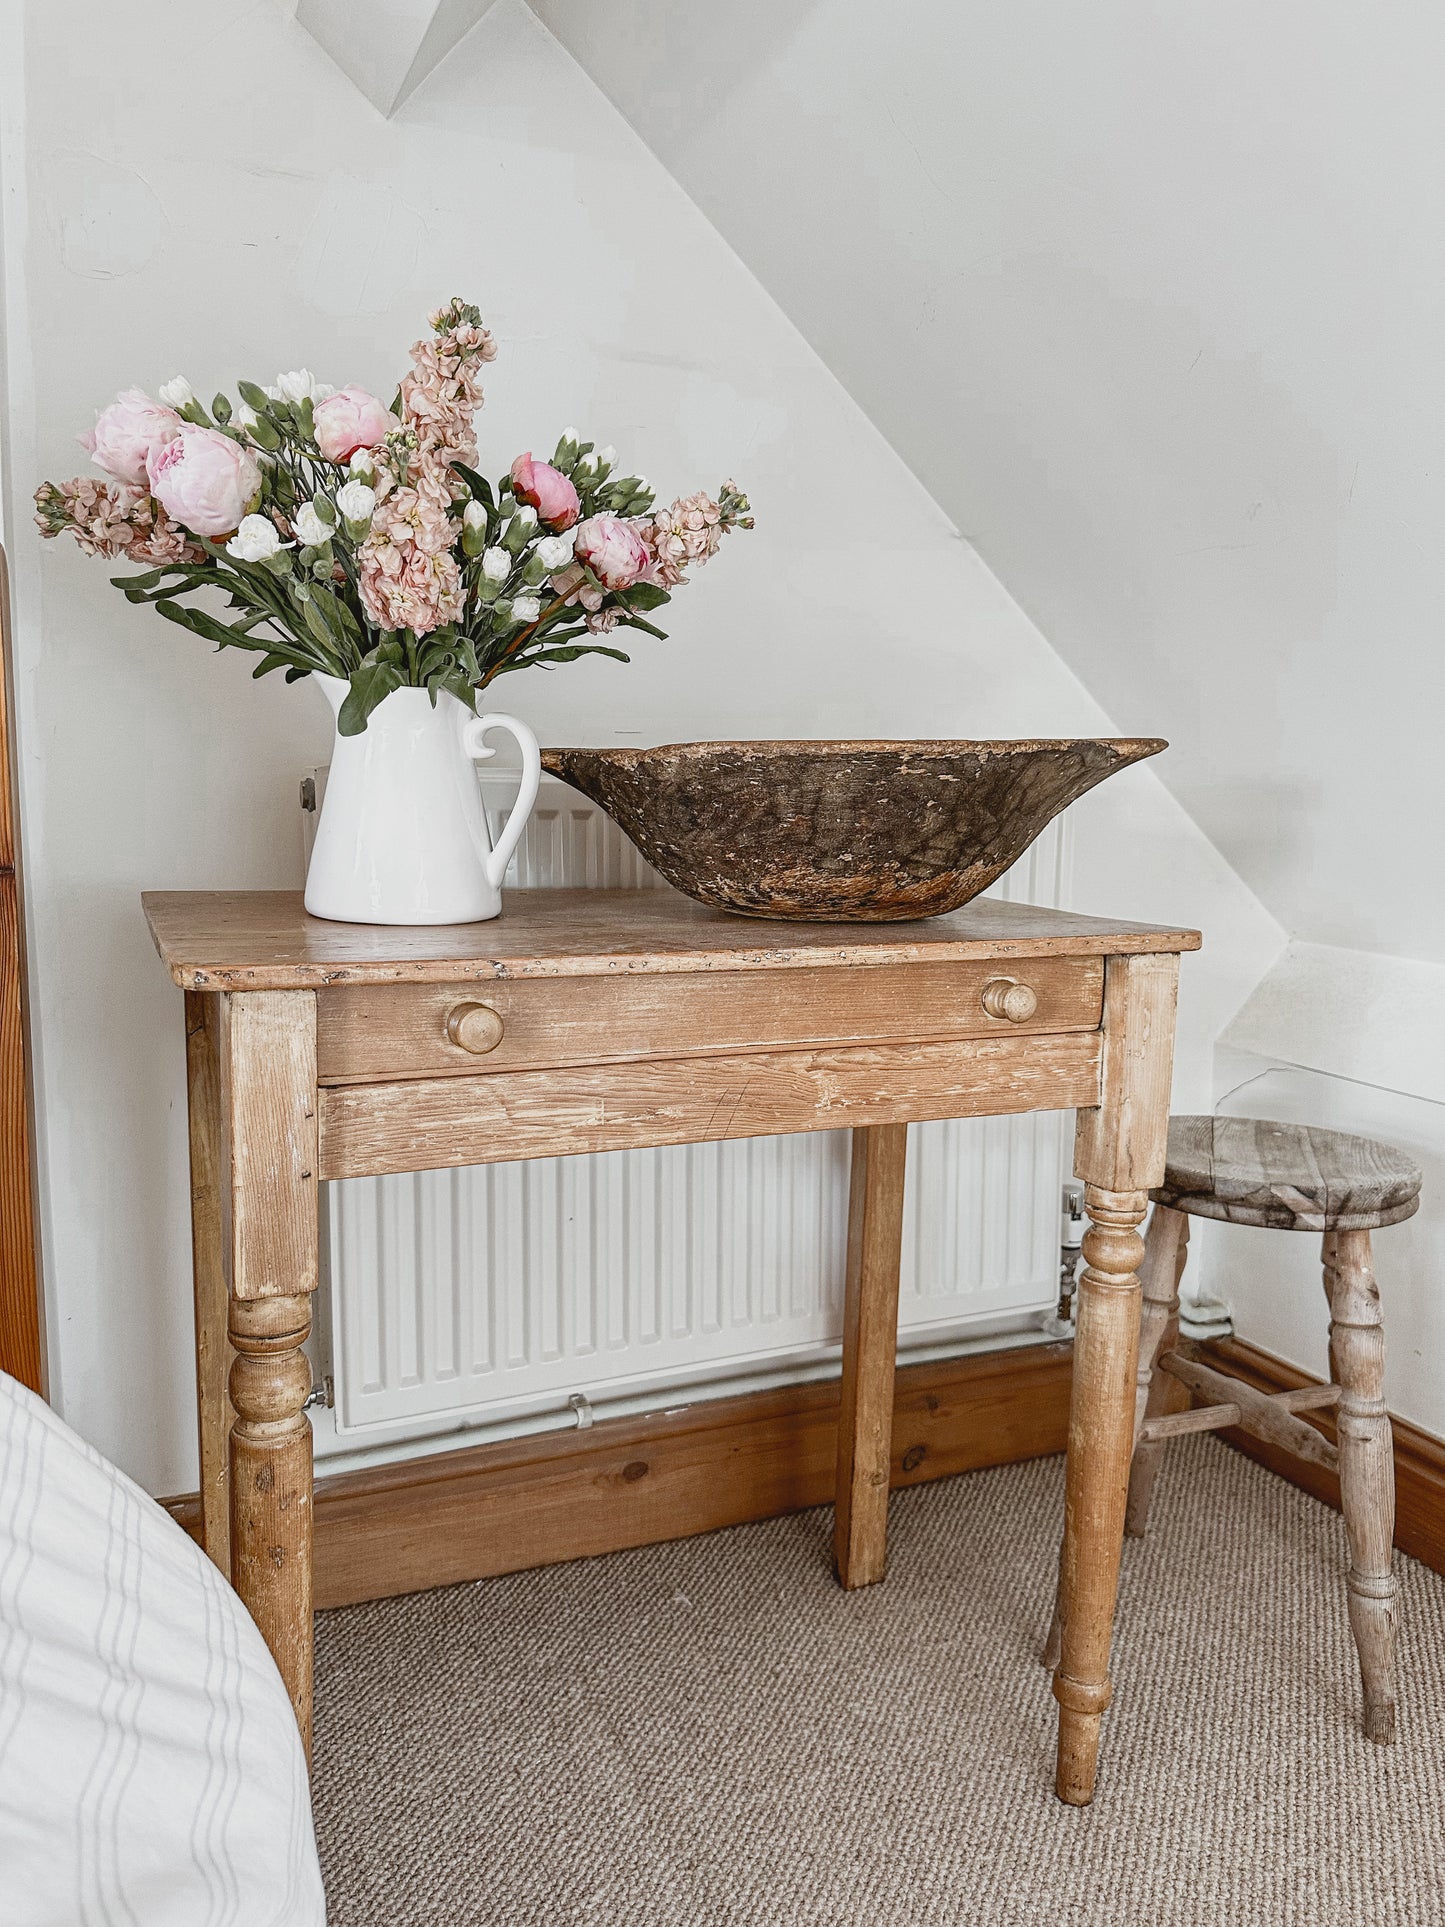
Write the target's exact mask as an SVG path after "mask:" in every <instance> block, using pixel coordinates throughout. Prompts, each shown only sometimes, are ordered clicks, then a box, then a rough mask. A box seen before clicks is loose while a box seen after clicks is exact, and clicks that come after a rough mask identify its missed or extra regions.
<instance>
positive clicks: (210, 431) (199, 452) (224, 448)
mask: <svg viewBox="0 0 1445 1927" xmlns="http://www.w3.org/2000/svg"><path fill="white" fill-rule="evenodd" d="M146 472H147V474H148V476H149V478H150V487H151V494H152V495H154V496H155V498H156V500H157V501H158V502H159V503H160V505H161V507H162V508H163V509H164V510H165V512H166V514H167V515H169V516H170V517H171V519H172V520H173V521H176V522H179V523H181V524H182V525H183V526H184V527H185V528H188V529H190V531H191V532H192V534H194V535H209V536H211V537H215V536H220V535H229V534H231V532H232V531H233V530H234V529H237V528H239V527H240V525H241V517H242V516H243V515H244V514H245V513H246V511H247V510H248V509H249V508H250V507H251V505H252V503H253V502H254V501H255V500H256V497H257V496H258V495H259V494H260V493H261V471H260V469H259V468H258V467H257V466H256V460H255V457H254V456H253V455H252V454H251V452H250V450H249V449H246V448H243V447H242V446H241V444H240V443H239V442H233V441H232V440H231V438H230V436H229V435H222V434H221V433H220V431H219V430H218V429H214V428H186V429H183V430H182V432H181V433H180V434H179V435H178V436H177V437H176V438H175V440H174V441H171V442H167V444H166V445H165V447H164V448H162V449H158V450H157V451H156V453H155V454H153V455H152V456H151V458H150V461H149V463H148V464H147V471H146Z"/></svg>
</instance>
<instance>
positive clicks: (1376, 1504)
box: [1324, 1231, 1399, 1745]
mask: <svg viewBox="0 0 1445 1927" xmlns="http://www.w3.org/2000/svg"><path fill="white" fill-rule="evenodd" d="M1324 1269H1325V1293H1326V1296H1327V1297H1328V1298H1329V1301H1330V1369H1331V1372H1332V1375H1333V1376H1334V1378H1335V1380H1336V1381H1337V1383H1338V1385H1339V1387H1340V1402H1339V1408H1338V1413H1337V1424H1338V1434H1339V1447H1340V1501H1341V1505H1342V1507H1343V1510H1344V1515H1345V1528H1346V1531H1347V1533H1348V1535H1349V1542H1350V1570H1349V1576H1348V1578H1347V1580H1346V1585H1347V1587H1348V1597H1349V1609H1350V1630H1351V1631H1352V1632H1353V1633H1354V1636H1355V1647H1356V1650H1357V1651H1358V1653H1359V1656H1360V1679H1361V1681H1362V1683H1363V1685H1364V1690H1365V1732H1366V1734H1367V1735H1368V1737H1369V1738H1370V1739H1372V1740H1374V1741H1376V1742H1377V1743H1378V1744H1379V1745H1388V1743H1389V1742H1390V1741H1391V1740H1393V1739H1394V1737H1395V1595H1396V1593H1397V1592H1398V1590H1399V1588H1398V1586H1397V1584H1396V1581H1395V1576H1394V1573H1393V1571H1392V1570H1391V1562H1390V1549H1391V1545H1392V1543H1393V1541H1394V1536H1395V1460H1394V1443H1393V1439H1392V1435H1391V1431H1390V1416H1389V1413H1388V1411H1387V1410H1386V1407H1385V1398H1384V1389H1385V1388H1384V1378H1385V1332H1384V1325H1383V1323H1382V1321H1381V1316H1380V1294H1379V1289H1378V1287H1377V1286H1376V1284H1375V1275H1374V1271H1373V1269H1372V1267H1371V1263H1370V1234H1369V1232H1368V1231H1334V1232H1329V1233H1327V1234H1326V1236H1325V1241H1324Z"/></svg>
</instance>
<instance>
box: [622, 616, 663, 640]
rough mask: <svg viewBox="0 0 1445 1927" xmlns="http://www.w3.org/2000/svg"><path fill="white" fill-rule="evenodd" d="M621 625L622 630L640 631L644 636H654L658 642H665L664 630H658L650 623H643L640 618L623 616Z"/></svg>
mask: <svg viewBox="0 0 1445 1927" xmlns="http://www.w3.org/2000/svg"><path fill="white" fill-rule="evenodd" d="M621 623H622V627H623V628H624V629H641V630H642V632H643V634H644V635H648V636H656V637H657V640H658V641H659V642H666V641H667V631H666V629H659V628H657V627H656V626H655V625H654V624H652V623H650V622H644V621H643V620H642V617H641V616H623V617H622V618H621Z"/></svg>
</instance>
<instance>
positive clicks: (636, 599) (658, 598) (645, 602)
mask: <svg viewBox="0 0 1445 1927" xmlns="http://www.w3.org/2000/svg"><path fill="white" fill-rule="evenodd" d="M619 600H620V601H622V602H624V603H626V605H627V607H628V608H629V609H660V608H661V607H662V605H663V603H664V602H671V600H672V597H671V595H670V594H669V593H668V591H667V590H666V589H660V588H659V587H658V586H657V584H656V583H655V582H634V583H633V585H632V587H631V588H630V589H624V590H623V591H622V594H621V596H620V597H619Z"/></svg>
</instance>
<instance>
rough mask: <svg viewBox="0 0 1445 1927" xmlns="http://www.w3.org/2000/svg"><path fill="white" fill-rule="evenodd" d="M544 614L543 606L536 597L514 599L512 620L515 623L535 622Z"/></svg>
mask: <svg viewBox="0 0 1445 1927" xmlns="http://www.w3.org/2000/svg"><path fill="white" fill-rule="evenodd" d="M541 613H542V605H541V603H540V602H539V601H538V600H537V598H536V596H534V595H519V596H513V597H512V620H513V621H514V622H535V621H536V620H537V618H538V616H539V615H541Z"/></svg>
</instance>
